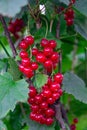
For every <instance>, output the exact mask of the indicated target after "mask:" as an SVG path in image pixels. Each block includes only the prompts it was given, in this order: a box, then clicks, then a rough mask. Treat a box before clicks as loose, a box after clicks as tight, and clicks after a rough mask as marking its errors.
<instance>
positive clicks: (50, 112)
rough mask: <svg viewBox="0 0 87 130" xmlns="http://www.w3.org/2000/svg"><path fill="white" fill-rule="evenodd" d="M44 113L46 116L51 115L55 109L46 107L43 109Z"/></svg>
mask: <svg viewBox="0 0 87 130" xmlns="http://www.w3.org/2000/svg"><path fill="white" fill-rule="evenodd" d="M45 114H46V117H53V116H54V114H55V111H54V110H53V109H52V108H48V109H47V110H46V111H45Z"/></svg>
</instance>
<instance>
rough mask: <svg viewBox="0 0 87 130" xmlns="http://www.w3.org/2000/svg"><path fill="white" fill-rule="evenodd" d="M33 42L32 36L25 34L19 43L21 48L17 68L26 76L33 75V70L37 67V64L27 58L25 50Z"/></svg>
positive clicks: (30, 76)
mask: <svg viewBox="0 0 87 130" xmlns="http://www.w3.org/2000/svg"><path fill="white" fill-rule="evenodd" d="M33 43H34V38H33V37H32V36H26V37H25V38H24V39H23V40H22V41H21V42H20V44H19V48H20V49H21V52H20V57H21V59H22V60H21V64H20V66H19V70H20V71H21V72H22V73H23V74H24V75H25V76H26V77H27V78H32V77H33V76H34V71H35V70H37V69H38V64H37V63H36V62H33V61H32V60H31V59H30V58H29V56H28V52H27V51H26V49H28V48H29V47H30V46H31V45H32V44H33Z"/></svg>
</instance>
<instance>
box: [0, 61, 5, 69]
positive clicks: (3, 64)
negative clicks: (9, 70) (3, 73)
mask: <svg viewBox="0 0 87 130" xmlns="http://www.w3.org/2000/svg"><path fill="white" fill-rule="evenodd" d="M4 67H6V64H5V63H4V62H3V61H2V60H0V70H1V69H3V68H4Z"/></svg>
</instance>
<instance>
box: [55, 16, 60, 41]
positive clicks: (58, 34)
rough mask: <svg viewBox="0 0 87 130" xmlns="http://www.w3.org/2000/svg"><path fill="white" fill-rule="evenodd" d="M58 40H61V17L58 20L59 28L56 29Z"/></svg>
mask: <svg viewBox="0 0 87 130" xmlns="http://www.w3.org/2000/svg"><path fill="white" fill-rule="evenodd" d="M56 38H58V39H59V38H60V17H59V19H58V22H57V27H56Z"/></svg>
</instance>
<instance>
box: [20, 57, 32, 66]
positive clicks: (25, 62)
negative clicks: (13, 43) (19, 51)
mask: <svg viewBox="0 0 87 130" xmlns="http://www.w3.org/2000/svg"><path fill="white" fill-rule="evenodd" d="M30 63H31V62H30V58H23V59H22V60H21V64H22V65H23V66H24V67H29V66H30Z"/></svg>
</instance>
